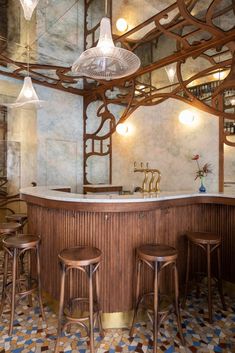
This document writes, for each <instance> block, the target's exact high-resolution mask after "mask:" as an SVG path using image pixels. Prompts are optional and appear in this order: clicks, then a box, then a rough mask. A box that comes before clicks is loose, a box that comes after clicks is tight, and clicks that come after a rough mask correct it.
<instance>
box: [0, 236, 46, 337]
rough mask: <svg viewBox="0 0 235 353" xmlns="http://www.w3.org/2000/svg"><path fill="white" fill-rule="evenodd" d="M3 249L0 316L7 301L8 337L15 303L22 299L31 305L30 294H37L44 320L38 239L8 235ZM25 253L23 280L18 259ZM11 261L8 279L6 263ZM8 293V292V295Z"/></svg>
mask: <svg viewBox="0 0 235 353" xmlns="http://www.w3.org/2000/svg"><path fill="white" fill-rule="evenodd" d="M2 244H3V249H4V274H3V286H2V297H1V304H0V316H2V314H3V309H4V305H5V303H6V302H7V300H9V304H10V308H11V309H10V325H9V335H12V331H13V323H14V316H15V307H16V302H17V301H18V300H20V299H22V298H24V297H28V298H29V302H30V305H32V294H33V293H35V292H36V293H37V296H38V301H39V306H40V309H41V315H42V318H43V319H44V320H45V315H44V311H43V304H42V293H41V280H40V258H39V244H40V238H39V237H37V236H35V235H25V234H20V235H8V236H6V237H5V238H4V239H3V240H2ZM32 252H34V253H35V258H36V276H37V278H36V279H34V278H33V277H32V273H31V253H32ZM25 253H27V254H28V255H29V257H28V259H29V260H28V261H29V262H28V273H27V274H26V272H24V278H21V277H20V275H19V271H18V262H19V259H20V258H21V257H22V255H24V254H25ZM9 259H11V260H12V273H11V278H8V262H9ZM8 292H10V293H9V294H8Z"/></svg>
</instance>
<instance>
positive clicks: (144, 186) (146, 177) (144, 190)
mask: <svg viewBox="0 0 235 353" xmlns="http://www.w3.org/2000/svg"><path fill="white" fill-rule="evenodd" d="M147 183H148V171H146V170H145V171H144V180H143V183H142V190H143V192H148V189H147Z"/></svg>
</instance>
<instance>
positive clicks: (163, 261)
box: [130, 244, 185, 353]
mask: <svg viewBox="0 0 235 353" xmlns="http://www.w3.org/2000/svg"><path fill="white" fill-rule="evenodd" d="M145 246H146V247H148V246H150V247H151V246H153V247H158V246H160V247H161V246H164V247H168V246H165V245H162V244H146V245H144V246H142V247H143V250H140V249H141V248H142V247H140V248H138V249H137V284H136V303H135V308H134V315H133V320H132V325H131V329H130V336H131V337H132V336H133V329H134V324H135V321H136V317H137V313H138V310H139V306H140V304H141V303H142V302H143V299H144V297H145V296H147V295H153V303H154V304H153V320H151V322H152V324H153V352H154V353H156V352H157V338H158V331H159V327H160V325H161V323H162V322H163V320H164V319H165V318H166V316H167V314H168V312H169V310H168V311H165V310H164V311H163V312H161V311H160V310H159V284H160V282H159V279H160V273H161V271H162V270H163V269H164V268H165V267H167V266H172V270H173V272H174V292H175V314H176V318H177V324H178V330H179V334H180V338H181V341H182V344H183V345H185V339H184V336H183V332H182V327H181V315H180V304H179V284H178V282H179V281H178V269H177V264H176V261H177V250H176V249H175V248H172V247H170V246H169V249H170V250H172V249H173V250H174V251H175V254H170V253H169V255H166V254H164V255H162V256H157V255H156V256H154V255H153V254H152V255H151V256H149V255H148V254H147V253H146V254H145V252H144V247H145ZM143 264H146V265H147V266H148V267H150V268H151V269H152V270H153V271H154V284H153V292H151V293H145V294H143V295H140V276H141V267H142V265H143ZM148 316H149V317H150V315H148ZM150 319H151V318H150Z"/></svg>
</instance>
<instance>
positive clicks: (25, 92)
mask: <svg viewBox="0 0 235 353" xmlns="http://www.w3.org/2000/svg"><path fill="white" fill-rule="evenodd" d="M28 40H29V38H28ZM28 43H29V42H28ZM29 58H30V48H29V45H28V47H27V76H26V77H25V78H24V83H23V87H22V88H21V91H20V94H19V96H18V97H17V99H16V101H15V102H14V103H6V104H3V105H5V106H7V107H9V108H24V109H40V108H42V106H43V103H44V101H42V100H39V98H38V95H37V93H36V91H35V89H34V87H33V83H32V80H31V77H30V76H29Z"/></svg>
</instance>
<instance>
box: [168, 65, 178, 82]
mask: <svg viewBox="0 0 235 353" xmlns="http://www.w3.org/2000/svg"><path fill="white" fill-rule="evenodd" d="M165 70H166V73H167V76H168V79H169V81H170V83H171V84H173V83H174V79H175V73H176V67H175V64H171V65H167V66H165Z"/></svg>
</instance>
